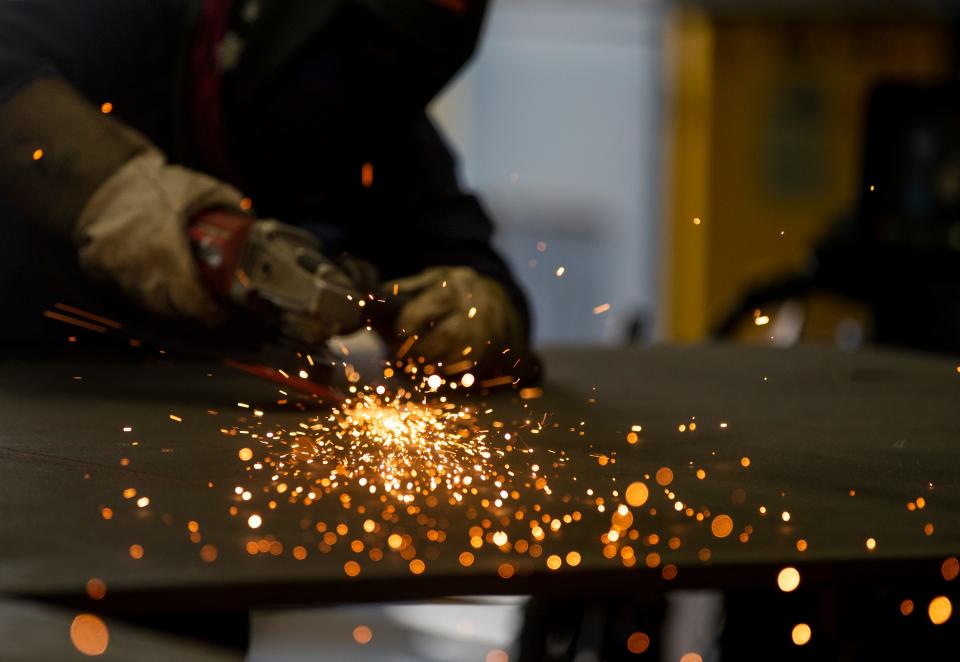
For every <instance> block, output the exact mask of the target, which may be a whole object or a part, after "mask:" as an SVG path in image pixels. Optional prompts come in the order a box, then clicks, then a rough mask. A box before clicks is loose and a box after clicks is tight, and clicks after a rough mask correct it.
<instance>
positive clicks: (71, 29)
mask: <svg viewBox="0 0 960 662" xmlns="http://www.w3.org/2000/svg"><path fill="white" fill-rule="evenodd" d="M176 14H177V11H176V3H174V2H162V1H161V0H154V1H148V0H84V1H83V2H72V1H64V0H0V197H2V198H3V199H4V200H5V201H6V202H8V203H9V204H11V205H13V206H14V207H15V208H16V209H18V210H19V211H20V212H21V213H22V214H23V215H24V216H25V217H27V218H29V219H31V220H32V221H34V222H37V223H39V224H41V225H44V226H45V227H47V228H48V229H49V230H52V231H53V232H55V233H56V234H58V235H60V236H64V237H65V236H68V235H69V234H70V232H71V230H72V227H73V223H74V221H75V220H76V217H77V216H78V215H79V212H80V210H81V209H82V207H83V205H84V204H85V203H86V200H87V199H89V196H90V195H91V194H92V193H93V192H94V191H95V190H96V189H97V187H98V186H99V185H100V184H101V183H102V182H103V181H104V180H105V179H106V178H107V177H108V176H109V175H110V174H112V173H113V172H114V171H115V170H116V169H117V168H119V167H120V166H121V165H122V164H123V163H125V162H126V161H127V160H129V159H130V158H131V156H132V155H134V154H135V153H137V152H138V151H140V150H142V149H144V148H145V146H146V145H147V144H148V143H147V141H146V140H145V139H144V138H143V136H141V135H140V134H138V133H137V132H135V131H131V130H130V128H129V123H128V122H122V121H119V120H120V119H121V118H123V113H120V114H118V113H114V114H113V115H112V116H107V115H104V114H103V113H101V112H100V104H101V103H102V102H104V101H111V102H112V103H114V105H115V106H116V107H117V108H121V109H123V112H124V113H130V111H132V110H135V109H134V106H135V102H134V101H133V100H134V99H143V100H145V101H146V104H144V105H147V104H149V105H151V106H153V107H156V98H150V96H149V95H148V94H145V92H147V91H148V90H149V86H150V85H152V84H154V81H157V80H158V79H159V78H160V77H159V76H158V74H159V72H160V71H161V70H162V69H161V67H163V66H166V65H164V63H163V59H164V58H163V56H164V55H165V53H166V50H165V47H164V46H163V45H162V44H163V43H164V40H166V41H167V42H172V41H175V39H174V38H173V37H171V36H170V35H165V36H164V34H163V33H164V27H165V26H166V25H167V24H169V22H170V17H171V16H175V15H176ZM145 86H147V87H145ZM134 114H135V113H131V117H132V115H134ZM123 119H126V118H123ZM134 124H135V123H134Z"/></svg>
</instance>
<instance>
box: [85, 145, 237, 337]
mask: <svg viewBox="0 0 960 662" xmlns="http://www.w3.org/2000/svg"><path fill="white" fill-rule="evenodd" d="M241 198H242V196H241V194H240V193H239V192H238V191H236V190H235V189H233V188H232V187H230V186H228V185H226V184H224V183H222V182H219V181H217V180H215V179H213V178H211V177H208V176H206V175H203V174H201V173H198V172H195V171H192V170H188V169H186V168H182V167H180V166H175V165H169V164H167V163H166V162H165V159H164V156H163V155H162V154H161V153H160V152H159V151H157V150H156V149H149V150H147V151H145V152H143V153H141V154H139V155H137V156H135V157H133V158H132V159H131V160H129V161H128V162H127V163H125V164H124V165H123V166H121V167H120V168H119V169H118V170H117V171H116V172H115V173H114V174H113V175H111V176H110V177H109V178H108V179H107V180H106V181H105V182H104V183H103V184H102V185H101V186H100V187H99V188H98V189H97V190H96V192H94V194H93V196H91V198H90V199H89V200H88V202H87V203H86V205H85V206H84V207H83V210H82V212H81V213H80V217H79V219H78V221H77V225H76V228H75V230H74V240H75V242H76V244H77V246H78V251H79V259H80V265H81V266H82V267H83V269H84V270H85V271H87V272H88V273H89V274H90V275H92V276H94V277H95V278H98V279H101V280H105V281H110V282H113V283H115V284H116V285H118V286H119V287H120V288H121V289H122V290H123V291H124V292H125V293H126V294H127V296H128V297H129V298H130V299H131V300H132V301H133V302H134V303H136V304H138V305H140V306H141V307H143V308H145V309H147V310H149V311H151V312H153V313H156V314H159V315H163V316H167V317H182V318H190V319H194V320H197V321H200V322H202V323H205V324H208V325H210V324H215V323H216V322H218V321H220V320H222V318H223V316H224V313H223V311H222V309H221V308H220V307H219V306H218V305H217V304H216V303H215V302H214V300H213V298H212V297H211V295H210V293H209V292H208V291H207V290H206V288H205V287H204V285H203V283H202V282H201V279H200V275H199V272H198V270H197V266H196V262H195V259H194V256H193V253H192V251H191V247H190V244H189V241H188V237H187V229H186V228H187V224H188V222H189V220H190V219H191V218H192V217H193V216H194V214H196V213H197V212H199V211H201V210H203V209H208V208H211V207H220V208H224V209H236V210H237V211H238V212H239V205H240V200H241Z"/></svg>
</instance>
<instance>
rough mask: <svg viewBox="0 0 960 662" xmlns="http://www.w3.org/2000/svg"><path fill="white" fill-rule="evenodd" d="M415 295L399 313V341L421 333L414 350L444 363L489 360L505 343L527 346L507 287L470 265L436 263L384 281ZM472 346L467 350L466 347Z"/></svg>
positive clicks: (388, 286)
mask: <svg viewBox="0 0 960 662" xmlns="http://www.w3.org/2000/svg"><path fill="white" fill-rule="evenodd" d="M394 284H395V285H396V286H397V288H396V289H397V295H398V296H400V297H404V296H412V298H411V299H410V300H409V301H408V302H407V303H406V304H404V306H403V308H402V309H401V310H400V314H399V315H398V316H397V320H396V323H395V332H396V334H397V339H398V344H399V343H402V342H403V340H404V339H405V338H407V337H409V336H411V335H417V336H418V339H417V341H416V342H415V343H414V344H413V346H412V347H411V349H410V354H413V355H415V356H423V357H424V360H426V361H427V362H429V363H434V364H436V363H438V362H443V363H444V364H446V365H449V364H452V363H456V362H458V361H463V360H464V358H467V359H471V360H474V361H477V362H478V363H481V364H483V363H490V361H491V360H496V359H497V358H499V356H500V354H501V353H502V352H503V350H504V349H507V348H511V349H513V350H517V351H518V352H519V351H523V350H524V349H525V347H526V339H525V334H524V329H523V321H522V318H521V316H520V314H519V312H518V311H517V310H516V308H515V307H514V305H513V303H512V302H511V301H510V298H509V297H508V296H507V293H506V292H505V291H504V289H503V287H502V286H501V285H500V284H499V283H498V282H497V281H495V280H493V279H492V278H488V277H486V276H481V275H480V274H478V273H477V272H476V271H474V270H473V269H470V268H468V267H434V268H430V269H427V270H425V271H423V272H421V273H419V274H417V275H415V276H410V277H408V278H401V279H399V280H396V281H391V282H389V283H387V284H386V289H388V290H391V288H392V287H393V285H394ZM468 347H469V348H470V352H469V353H468V354H466V355H464V351H465V350H466V349H467V348H468Z"/></svg>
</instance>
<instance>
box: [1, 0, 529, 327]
mask: <svg viewBox="0 0 960 662" xmlns="http://www.w3.org/2000/svg"><path fill="white" fill-rule="evenodd" d="M485 4H486V3H485V0H475V1H473V2H468V1H467V0H403V1H402V2H398V1H397V0H351V1H333V0H314V1H312V2H297V1H293V0H287V1H280V2H269V1H267V0H263V1H262V2H259V3H256V2H233V3H230V2H228V1H225V0H212V1H211V0H207V1H206V2H201V1H200V0H153V1H149V0H91V1H88V2H64V1H63V0H0V117H2V113H3V107H4V104H6V103H7V102H8V100H10V99H12V98H14V97H15V96H16V95H17V93H18V91H19V90H21V89H22V88H23V87H24V85H26V84H27V83H29V82H30V81H32V80H35V79H37V78H40V77H60V78H62V79H64V80H66V81H67V82H69V83H70V84H72V85H73V86H74V87H75V88H76V89H77V90H79V91H80V92H81V93H82V94H83V96H85V97H86V98H87V99H88V100H89V101H91V102H92V103H93V104H95V105H96V106H99V105H100V104H101V103H103V102H110V103H111V104H112V105H113V112H112V114H111V117H113V118H116V119H117V120H119V121H121V122H123V123H125V124H127V125H129V126H131V127H133V128H134V129H136V130H138V131H139V132H140V133H142V134H143V135H144V136H146V137H147V138H148V139H149V140H150V141H152V142H153V143H154V144H155V145H157V146H158V147H159V148H160V149H162V150H163V151H164V152H165V153H166V154H167V155H168V156H169V158H170V160H171V161H173V162H178V163H182V164H184V165H187V166H189V167H193V168H196V169H198V170H201V171H205V172H208V173H210V174H213V175H215V176H218V177H220V178H222V179H224V180H227V181H229V182H230V183H232V184H234V185H236V186H238V188H240V189H241V190H243V191H244V192H245V193H246V194H247V195H249V196H250V197H251V198H252V200H253V204H254V208H255V211H256V212H257V214H258V215H260V216H262V217H274V218H278V219H280V220H282V221H284V222H287V223H291V224H295V225H301V226H304V227H307V228H309V229H311V230H312V231H314V232H315V233H316V234H317V235H318V236H320V237H321V239H322V240H323V241H324V243H325V246H326V250H328V251H329V252H331V253H337V252H340V251H349V252H352V253H354V254H357V255H359V256H361V257H365V258H367V259H369V260H371V261H372V262H373V263H374V264H375V265H377V266H378V267H379V268H380V269H381V275H382V276H383V277H384V278H392V277H396V276H402V275H407V274H412V273H415V272H417V271H419V270H421V269H423V268H425V267H429V266H433V265H441V264H454V265H465V266H469V267H473V268H474V269H476V270H477V271H478V272H480V273H481V274H485V275H488V276H491V277H493V278H494V279H496V280H497V281H499V282H500V283H501V284H503V285H504V287H505V288H506V290H507V292H508V293H509V294H510V297H511V298H512V299H513V301H514V303H515V304H516V306H517V307H518V309H520V310H521V311H522V312H523V314H524V316H526V304H525V301H524V297H523V295H522V293H521V292H520V291H519V289H518V287H517V285H516V284H515V282H514V280H513V278H512V276H511V275H510V273H509V270H508V268H507V266H506V265H505V263H504V262H503V261H502V260H501V258H500V257H499V256H498V255H497V254H496V253H495V252H494V251H493V249H492V247H491V244H490V237H491V233H492V225H491V223H490V220H489V219H488V217H487V216H486V214H485V213H484V211H483V209H482V208H481V206H480V205H479V203H478V202H477V200H476V199H475V198H474V197H472V196H470V195H467V194H465V193H463V192H462V191H460V189H459V187H458V185H457V182H456V178H455V173H454V161H453V158H452V157H451V155H450V152H449V151H448V149H447V148H446V146H445V145H444V143H443V140H442V138H441V137H440V136H439V135H438V133H437V131H436V129H435V128H434V127H433V125H432V124H431V122H430V120H429V119H428V118H427V116H426V114H425V112H424V109H425V105H426V104H427V102H428V101H429V100H430V99H431V98H432V97H433V96H434V95H435V94H436V93H437V91H439V89H440V87H442V86H443V84H445V83H446V81H447V80H448V79H449V78H450V76H452V75H453V73H455V71H456V70H457V69H458V68H459V67H460V66H461V65H462V63H463V62H464V61H465V60H466V59H467V58H468V57H469V55H470V53H471V52H472V50H473V47H474V43H475V40H476V37H477V33H478V30H479V25H480V21H481V18H482V15H483V12H484V6H485ZM218 11H219V12H221V13H222V12H223V11H227V12H228V16H227V25H226V34H225V35H224V36H225V38H224V39H222V40H220V41H219V42H218V43H212V42H211V43H205V42H204V41H203V40H204V39H206V40H209V37H210V34H211V32H210V29H211V25H210V21H211V16H214V19H215V18H216V14H217V12H218ZM215 27H216V26H214V28H215ZM204 48H207V49H215V52H216V54H217V56H218V59H217V66H218V70H217V73H218V74H219V76H220V78H219V80H218V81H217V86H218V89H219V94H218V98H217V99H215V101H216V103H218V104H219V105H220V107H221V108H222V116H221V117H220V118H219V120H220V123H221V126H220V129H221V132H222V135H219V136H211V131H209V130H207V127H206V126H205V125H204V123H209V122H210V121H211V118H209V117H201V116H199V115H202V114H203V113H198V112H197V110H196V109H197V108H201V110H202V109H203V106H202V104H203V103H204V102H205V101H206V100H205V99H204V98H203V97H201V98H199V99H198V98H197V97H196V94H197V87H198V85H200V86H202V85H204V72H202V71H201V72H198V70H197V67H198V66H201V65H200V64H198V63H200V62H201V60H202V58H198V49H200V50H203V49H204ZM208 64H209V61H208ZM207 73H209V72H207ZM198 81H199V82H198ZM198 102H199V104H201V105H198ZM216 119H217V118H214V119H213V121H216ZM198 124H199V125H200V126H199V130H198ZM71 130H72V127H71V126H64V127H63V131H64V133H65V135H69V133H70V132H71ZM3 133H4V128H3V127H2V126H0V160H2V159H3V150H4V149H5V148H7V149H8V148H9V147H10V142H11V139H7V140H5V139H4V137H3ZM211 137H212V138H214V139H213V140H211ZM5 142H6V145H5V144H4V143H5ZM14 142H15V140H14ZM117 143H118V144H117V145H116V146H114V145H112V144H111V143H110V141H109V140H107V139H104V140H103V141H102V142H101V143H98V145H102V147H99V148H98V149H97V150H93V151H94V152H100V151H102V155H101V154H98V153H93V154H88V155H84V156H82V159H86V158H88V157H89V159H90V160H91V161H92V162H93V161H96V160H97V159H98V158H101V157H102V159H101V160H102V161H105V162H107V165H111V166H112V165H120V164H122V163H123V162H124V161H125V160H126V159H128V158H130V154H129V153H128V152H131V151H133V150H134V149H135V148H136V147H135V144H134V146H130V144H127V143H125V142H123V141H122V140H119V141H117ZM14 147H16V148H17V149H19V150H20V151H23V147H25V146H19V145H14ZM37 147H38V148H43V145H37ZM111 160H113V161H116V164H113V163H110V161H111ZM40 163H41V165H39V166H37V167H43V165H42V163H43V162H42V161H41V162H40ZM28 165H29V164H28ZM60 165H62V164H60V163H53V164H52V165H50V166H47V167H49V168H52V169H57V168H59V167H60ZM68 165H71V167H72V165H75V164H68ZM18 167H19V166H18ZM101 167H105V165H104V164H102V163H101ZM16 172H20V170H17V171H16ZM16 172H14V173H11V171H10V169H9V168H8V169H7V170H4V167H3V165H0V177H2V179H3V180H4V181H5V182H6V184H4V183H0V201H2V202H4V203H5V205H4V206H2V207H0V209H2V210H3V211H2V212H0V213H3V214H4V217H3V218H0V223H3V224H4V225H5V226H8V227H9V226H12V225H15V224H17V223H21V222H26V221H19V220H17V219H18V218H19V217H21V216H26V217H28V218H29V217H30V216H31V213H30V212H29V211H28V212H24V211H23V210H22V209H21V208H22V207H24V206H32V205H33V204H34V203H35V201H36V200H37V199H42V198H45V197H50V198H53V197H54V196H50V195H47V193H46V191H48V190H50V189H44V188H43V185H44V182H41V184H40V185H39V188H36V189H34V188H31V185H27V186H21V185H19V184H18V183H17V182H16V181H11V176H12V175H13V179H16ZM91 179H96V178H95V177H91ZM49 183H50V182H49V181H48V182H46V184H49ZM90 186H92V184H91V185H90ZM90 186H87V187H86V188H90ZM76 188H77V191H73V190H72V189H70V188H69V187H64V189H63V195H62V200H61V205H62V206H63V205H65V206H66V207H67V210H66V211H64V212H63V214H62V215H63V216H64V217H65V218H67V217H69V216H71V215H72V214H71V213H69V212H72V211H73V207H70V206H69V203H70V198H71V196H74V197H78V198H82V197H83V194H84V193H89V192H92V191H87V190H86V188H84V187H83V186H79V185H78V186H77V187H76ZM19 200H25V201H26V202H27V203H29V204H28V205H26V204H18V201H19ZM53 202H54V201H53V200H51V203H53ZM78 203H82V200H79V201H78ZM74 206H76V205H75V204H74ZM4 207H6V209H4ZM10 209H12V210H13V211H12V214H11V211H10ZM61 225H62V221H61ZM4 232H5V235H6V236H13V237H23V236H25V235H33V234H36V233H38V232H40V233H44V232H50V233H52V234H59V235H60V236H62V237H63V236H67V235H68V233H69V229H64V228H60V227H52V228H51V227H48V228H45V229H42V230H35V229H33V228H31V229H24V228H20V229H19V230H8V229H7V228H5V230H4ZM19 241H20V240H17V241H15V242H4V243H5V244H6V246H5V247H4V248H2V249H0V251H4V252H5V251H15V252H17V253H19V254H20V255H21V256H22V254H23V253H24V247H23V245H22V244H21V243H19ZM11 243H12V244H13V245H11ZM32 250H44V249H39V248H35V249H32ZM14 262H15V260H13V259H7V258H6V257H5V258H4V259H3V261H2V263H0V270H3V271H6V270H7V268H6V266H4V265H5V264H12V263H14ZM21 262H22V260H21ZM15 277H17V275H16V273H12V274H5V275H4V276H3V279H2V281H0V282H2V285H0V288H2V290H3V291H4V295H5V296H9V293H8V292H7V290H8V289H9V287H10V285H11V283H12V282H13V279H14V278H15ZM18 287H20V288H21V289H23V288H29V287H30V283H24V282H22V280H21V281H20V282H19V283H18ZM21 298H25V297H22V296H21ZM49 303H50V302H48V301H44V302H40V304H41V305H48V304H49Z"/></svg>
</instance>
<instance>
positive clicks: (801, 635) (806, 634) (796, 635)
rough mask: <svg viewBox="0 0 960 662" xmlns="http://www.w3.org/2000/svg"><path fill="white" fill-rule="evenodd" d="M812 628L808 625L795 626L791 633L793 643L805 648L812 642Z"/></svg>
mask: <svg viewBox="0 0 960 662" xmlns="http://www.w3.org/2000/svg"><path fill="white" fill-rule="evenodd" d="M810 635H811V632H810V626H809V625H807V624H806V623H797V624H796V625H794V626H793V631H792V632H791V633H790V638H791V639H793V643H795V644H796V645H797V646H803V645H804V644H806V643H807V642H809V641H810Z"/></svg>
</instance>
